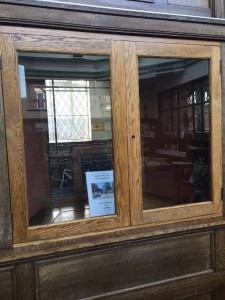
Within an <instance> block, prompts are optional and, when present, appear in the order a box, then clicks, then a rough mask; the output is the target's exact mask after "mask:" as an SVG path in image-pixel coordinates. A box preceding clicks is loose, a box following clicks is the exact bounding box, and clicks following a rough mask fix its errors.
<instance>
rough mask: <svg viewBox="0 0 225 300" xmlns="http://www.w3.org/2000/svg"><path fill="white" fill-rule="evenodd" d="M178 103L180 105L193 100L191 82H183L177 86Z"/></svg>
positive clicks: (190, 102) (187, 103)
mask: <svg viewBox="0 0 225 300" xmlns="http://www.w3.org/2000/svg"><path fill="white" fill-rule="evenodd" d="M178 92H179V104H180V106H186V105H190V104H192V102H193V90H192V85H191V84H185V85H183V86H182V87H180V88H179V90H178Z"/></svg>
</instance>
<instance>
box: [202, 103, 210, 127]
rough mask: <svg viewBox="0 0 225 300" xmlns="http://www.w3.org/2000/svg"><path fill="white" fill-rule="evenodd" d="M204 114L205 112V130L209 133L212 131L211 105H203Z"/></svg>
mask: <svg viewBox="0 0 225 300" xmlns="http://www.w3.org/2000/svg"><path fill="white" fill-rule="evenodd" d="M203 112H204V130H205V131H209V130H210V124H209V122H210V121H209V120H210V118H209V103H205V104H204V105H203Z"/></svg>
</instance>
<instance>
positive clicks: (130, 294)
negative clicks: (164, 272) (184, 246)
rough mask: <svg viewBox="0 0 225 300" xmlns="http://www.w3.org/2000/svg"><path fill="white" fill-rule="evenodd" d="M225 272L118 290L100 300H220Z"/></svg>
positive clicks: (224, 287)
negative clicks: (128, 289) (140, 287)
mask: <svg viewBox="0 0 225 300" xmlns="http://www.w3.org/2000/svg"><path fill="white" fill-rule="evenodd" d="M224 280H225V273H224V272H222V273H211V274H207V275H200V276H197V277H196V276H195V277H191V278H186V279H182V280H175V281H171V282H165V283H162V284H159V285H152V286H148V287H145V288H142V289H138V288H137V289H132V290H130V291H120V292H118V293H115V294H114V295H110V296H106V297H101V299H102V300H127V299H129V300H146V299H154V300H178V299H179V300H181V299H183V300H222V299H225V284H224Z"/></svg>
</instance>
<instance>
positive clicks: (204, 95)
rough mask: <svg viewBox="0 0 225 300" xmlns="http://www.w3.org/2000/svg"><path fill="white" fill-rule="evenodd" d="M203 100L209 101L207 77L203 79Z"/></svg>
mask: <svg viewBox="0 0 225 300" xmlns="http://www.w3.org/2000/svg"><path fill="white" fill-rule="evenodd" d="M202 93H203V101H204V102H209V79H208V78H206V79H204V80H203V91H202Z"/></svg>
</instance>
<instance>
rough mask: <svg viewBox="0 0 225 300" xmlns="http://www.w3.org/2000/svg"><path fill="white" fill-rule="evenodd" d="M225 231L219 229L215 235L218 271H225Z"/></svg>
mask: <svg viewBox="0 0 225 300" xmlns="http://www.w3.org/2000/svg"><path fill="white" fill-rule="evenodd" d="M224 251H225V230H224V229H218V230H217V231H216V234H215V255H216V270H225V255H224Z"/></svg>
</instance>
